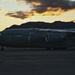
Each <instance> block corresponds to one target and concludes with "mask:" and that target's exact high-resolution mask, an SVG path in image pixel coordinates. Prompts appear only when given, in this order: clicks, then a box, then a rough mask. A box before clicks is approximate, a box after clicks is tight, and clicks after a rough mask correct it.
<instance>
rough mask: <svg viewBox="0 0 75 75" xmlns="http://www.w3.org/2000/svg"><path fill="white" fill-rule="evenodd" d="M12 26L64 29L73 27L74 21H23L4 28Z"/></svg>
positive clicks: (74, 26) (74, 25)
mask: <svg viewBox="0 0 75 75" xmlns="http://www.w3.org/2000/svg"><path fill="white" fill-rule="evenodd" d="M13 28H44V29H47V28H48V29H49V28H51V29H65V28H75V23H73V22H60V21H56V22H54V23H45V22H28V23H23V24H21V25H12V26H11V27H9V28H6V29H13Z"/></svg>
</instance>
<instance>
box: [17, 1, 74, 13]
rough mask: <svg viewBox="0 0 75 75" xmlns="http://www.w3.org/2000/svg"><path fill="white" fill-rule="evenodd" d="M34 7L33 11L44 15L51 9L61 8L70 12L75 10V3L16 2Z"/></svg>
mask: <svg viewBox="0 0 75 75" xmlns="http://www.w3.org/2000/svg"><path fill="white" fill-rule="evenodd" d="M16 1H18V2H19V1H22V2H26V3H30V4H32V5H33V7H34V8H33V10H35V11H36V12H38V13H43V12H45V11H47V9H48V8H49V7H51V8H61V9H62V10H65V11H67V10H69V9H74V8H75V1H72V0H16Z"/></svg>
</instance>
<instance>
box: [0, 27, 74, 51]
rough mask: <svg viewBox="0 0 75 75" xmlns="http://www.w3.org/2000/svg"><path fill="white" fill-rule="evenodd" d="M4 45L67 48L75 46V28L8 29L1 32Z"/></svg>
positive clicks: (0, 41)
mask: <svg viewBox="0 0 75 75" xmlns="http://www.w3.org/2000/svg"><path fill="white" fill-rule="evenodd" d="M0 46H1V51H4V47H24V48H27V47H28V48H47V49H49V50H50V49H67V48H69V47H73V46H75V29H39V28H29V29H7V30H4V31H2V32H0Z"/></svg>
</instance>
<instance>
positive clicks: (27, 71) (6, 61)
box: [0, 48, 75, 75]
mask: <svg viewBox="0 0 75 75" xmlns="http://www.w3.org/2000/svg"><path fill="white" fill-rule="evenodd" d="M0 75H75V50H46V49H10V48H9V49H8V48H7V49H6V50H5V51H0Z"/></svg>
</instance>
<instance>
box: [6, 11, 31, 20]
mask: <svg viewBox="0 0 75 75" xmlns="http://www.w3.org/2000/svg"><path fill="white" fill-rule="evenodd" d="M6 16H9V17H14V18H20V19H25V18H28V17H31V16H32V13H31V12H23V11H17V12H13V13H11V12H9V13H7V14H6Z"/></svg>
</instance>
